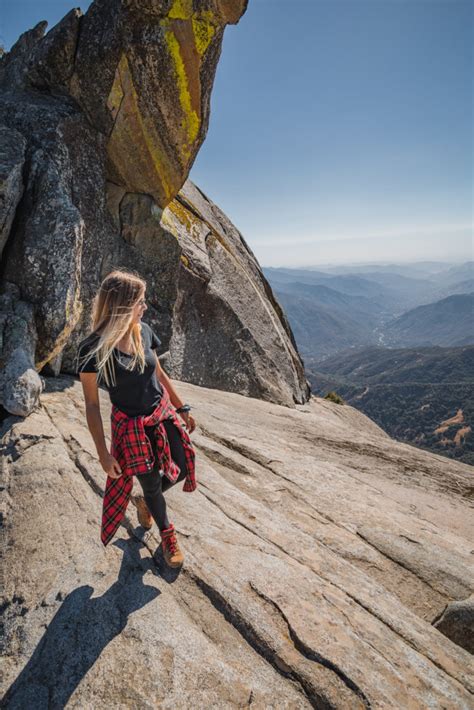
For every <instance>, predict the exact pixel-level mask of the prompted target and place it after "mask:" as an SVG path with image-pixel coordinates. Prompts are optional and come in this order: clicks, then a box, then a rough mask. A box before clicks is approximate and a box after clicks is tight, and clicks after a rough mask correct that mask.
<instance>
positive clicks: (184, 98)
mask: <svg viewBox="0 0 474 710" xmlns="http://www.w3.org/2000/svg"><path fill="white" fill-rule="evenodd" d="M165 40H166V44H167V47H168V51H169V53H170V56H171V59H172V61H173V67H174V71H175V75H176V81H177V85H178V92H179V103H180V105H181V109H182V111H183V115H184V125H185V133H186V135H185V141H184V143H183V146H182V154H183V156H184V157H185V159H186V160H188V159H189V157H190V155H191V146H192V144H193V143H194V141H195V140H196V138H197V137H198V133H199V127H200V125H201V119H200V117H199V116H198V114H197V111H196V110H195V109H194V108H193V106H192V102H191V94H190V91H189V84H188V77H187V74H186V67H185V64H184V61H183V57H182V56H181V49H180V46H179V42H178V40H177V39H176V36H175V34H174V32H173V30H172V29H171V28H168V29H167V30H166V31H165Z"/></svg>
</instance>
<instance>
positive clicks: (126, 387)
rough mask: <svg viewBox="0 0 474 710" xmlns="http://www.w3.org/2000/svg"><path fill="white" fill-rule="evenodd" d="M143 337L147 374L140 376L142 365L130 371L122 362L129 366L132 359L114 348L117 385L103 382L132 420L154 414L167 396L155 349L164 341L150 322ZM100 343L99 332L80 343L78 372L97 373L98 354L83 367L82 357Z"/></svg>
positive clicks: (117, 403) (143, 329)
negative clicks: (159, 373)
mask: <svg viewBox="0 0 474 710" xmlns="http://www.w3.org/2000/svg"><path fill="white" fill-rule="evenodd" d="M141 335H142V341H143V349H144V352H145V369H144V371H143V373H140V371H139V369H138V366H137V368H135V370H127V369H126V368H125V367H124V366H123V364H122V363H125V364H127V363H129V362H130V360H131V359H132V356H131V355H128V354H127V353H124V352H122V351H121V350H119V349H118V348H114V349H113V351H112V352H113V359H114V368H115V381H116V385H115V386H113V385H111V386H110V387H109V386H108V385H107V383H106V382H105V380H104V379H103V378H102V379H101V384H103V386H104V387H105V389H106V390H107V391H108V392H109V396H110V401H111V402H112V404H115V406H116V407H118V408H119V409H121V410H122V412H125V414H128V416H129V417H137V416H139V415H142V414H145V415H146V414H151V413H152V411H153V410H154V409H155V407H156V406H157V405H158V404H159V403H160V399H161V396H162V394H163V389H162V386H161V383H160V381H159V379H158V378H157V376H156V358H155V355H154V353H153V350H156V349H157V348H158V347H159V346H160V345H161V340H160V339H159V338H158V336H157V335H156V334H155V333H154V331H153V330H152V329H151V328H150V326H149V325H148V323H145V322H144V321H141ZM98 340H99V335H98V333H95V332H93V333H90V334H89V335H88V336H87V337H86V338H84V339H83V340H81V342H80V343H79V346H78V350H77V359H76V371H77V373H79V372H97V361H96V356H95V355H93V356H92V357H91V358H90V360H88V361H87V363H85V364H82V365H80V364H79V358H82V357H83V356H84V355H86V354H87V353H89V352H90V350H91V349H92V348H93V347H94V346H95V345H97V341H98Z"/></svg>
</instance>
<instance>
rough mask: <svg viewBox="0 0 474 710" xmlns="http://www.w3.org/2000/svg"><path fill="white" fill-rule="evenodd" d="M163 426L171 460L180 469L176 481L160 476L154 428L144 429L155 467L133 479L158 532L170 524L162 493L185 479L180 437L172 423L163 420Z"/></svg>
mask: <svg viewBox="0 0 474 710" xmlns="http://www.w3.org/2000/svg"><path fill="white" fill-rule="evenodd" d="M163 426H164V427H165V429H166V434H167V436H168V441H169V444H170V452H171V458H172V459H173V461H174V462H175V463H177V464H178V466H179V469H180V474H179V476H178V478H177V479H176V481H175V482H174V483H172V482H171V481H170V479H169V478H168V476H163V477H162V476H161V475H160V466H159V461H158V455H157V453H156V439H155V437H154V435H153V429H154V427H145V432H146V434H147V436H148V438H149V439H150V441H151V444H152V448H153V455H154V457H155V465H154V466H153V470H152V471H149V472H148V473H141V474H137V475H136V476H135V478H137V479H138V481H139V483H140V485H141V487H142V488H143V497H144V498H145V503H146V504H147V507H148V510H149V511H150V513H151V515H152V517H153V519H154V521H155V523H156V524H157V525H158V528H159V529H160V530H164V529H165V528H169V526H170V522H169V520H168V515H167V513H166V501H165V497H164V495H163V493H164V492H165V491H166V490H168V488H171V486H174V485H175V484H176V483H177V482H178V481H182V480H183V479H184V478H186V470H187V469H186V454H185V452H184V448H183V444H182V441H181V437H180V435H179V433H178V430H177V429H176V427H175V425H174V424H173V422H172V421H171V420H169V419H165V421H164V422H163Z"/></svg>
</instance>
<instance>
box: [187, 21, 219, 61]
mask: <svg viewBox="0 0 474 710" xmlns="http://www.w3.org/2000/svg"><path fill="white" fill-rule="evenodd" d="M203 15H207V17H203ZM211 17H212V13H211V12H207V13H202V14H201V16H200V17H199V18H194V17H193V18H192V23H193V34H194V42H195V45H196V49H197V51H198V53H199V55H200V56H201V57H202V55H203V54H204V52H205V51H206V49H207V48H208V47H209V44H210V42H211V40H212V38H213V37H214V33H215V31H216V28H215V26H214V25H213V24H212V22H211Z"/></svg>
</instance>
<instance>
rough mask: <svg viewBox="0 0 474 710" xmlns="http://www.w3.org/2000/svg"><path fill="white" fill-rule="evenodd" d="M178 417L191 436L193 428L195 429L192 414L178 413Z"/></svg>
mask: <svg viewBox="0 0 474 710" xmlns="http://www.w3.org/2000/svg"><path fill="white" fill-rule="evenodd" d="M179 416H180V417H181V419H182V420H183V422H184V423H185V424H186V429H188V430H189V433H190V434H191V433H192V432H193V431H194V430H195V428H196V421H195V419H194V417H193V415H192V414H190V413H189V412H180V414H179Z"/></svg>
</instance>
